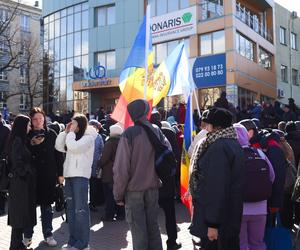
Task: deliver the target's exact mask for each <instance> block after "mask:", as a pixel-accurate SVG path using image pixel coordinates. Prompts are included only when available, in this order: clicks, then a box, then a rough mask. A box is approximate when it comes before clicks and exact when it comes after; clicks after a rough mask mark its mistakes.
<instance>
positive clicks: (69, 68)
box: [67, 58, 73, 75]
mask: <svg viewBox="0 0 300 250" xmlns="http://www.w3.org/2000/svg"><path fill="white" fill-rule="evenodd" d="M67 75H73V58H69V59H67Z"/></svg>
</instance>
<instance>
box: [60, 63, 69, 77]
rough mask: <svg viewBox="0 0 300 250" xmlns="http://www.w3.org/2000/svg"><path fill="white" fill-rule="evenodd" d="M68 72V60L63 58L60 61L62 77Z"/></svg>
mask: <svg viewBox="0 0 300 250" xmlns="http://www.w3.org/2000/svg"><path fill="white" fill-rule="evenodd" d="M66 72H67V61H66V60H61V61H60V74H59V75H60V77H62V76H66Z"/></svg>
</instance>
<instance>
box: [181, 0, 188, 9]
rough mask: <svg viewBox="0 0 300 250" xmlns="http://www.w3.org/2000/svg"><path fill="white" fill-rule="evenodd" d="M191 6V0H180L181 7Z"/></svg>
mask: <svg viewBox="0 0 300 250" xmlns="http://www.w3.org/2000/svg"><path fill="white" fill-rule="evenodd" d="M189 6H190V3H189V0H180V9H184V8H187V7H189Z"/></svg>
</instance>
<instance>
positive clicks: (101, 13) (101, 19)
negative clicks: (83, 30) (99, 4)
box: [97, 8, 106, 26]
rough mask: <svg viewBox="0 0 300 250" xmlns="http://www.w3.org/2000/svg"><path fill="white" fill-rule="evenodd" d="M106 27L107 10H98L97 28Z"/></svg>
mask: <svg viewBox="0 0 300 250" xmlns="http://www.w3.org/2000/svg"><path fill="white" fill-rule="evenodd" d="M105 25H106V9H105V8H98V9H97V26H105Z"/></svg>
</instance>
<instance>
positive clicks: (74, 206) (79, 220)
mask: <svg viewBox="0 0 300 250" xmlns="http://www.w3.org/2000/svg"><path fill="white" fill-rule="evenodd" d="M88 190H89V180H88V179H87V178H84V177H70V178H65V195H66V201H67V209H66V213H67V220H68V225H69V234H70V236H69V241H68V244H69V245H70V246H72V247H75V248H77V249H79V250H82V249H84V248H86V247H87V246H88V244H89V238H90V209H89V205H88Z"/></svg>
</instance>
